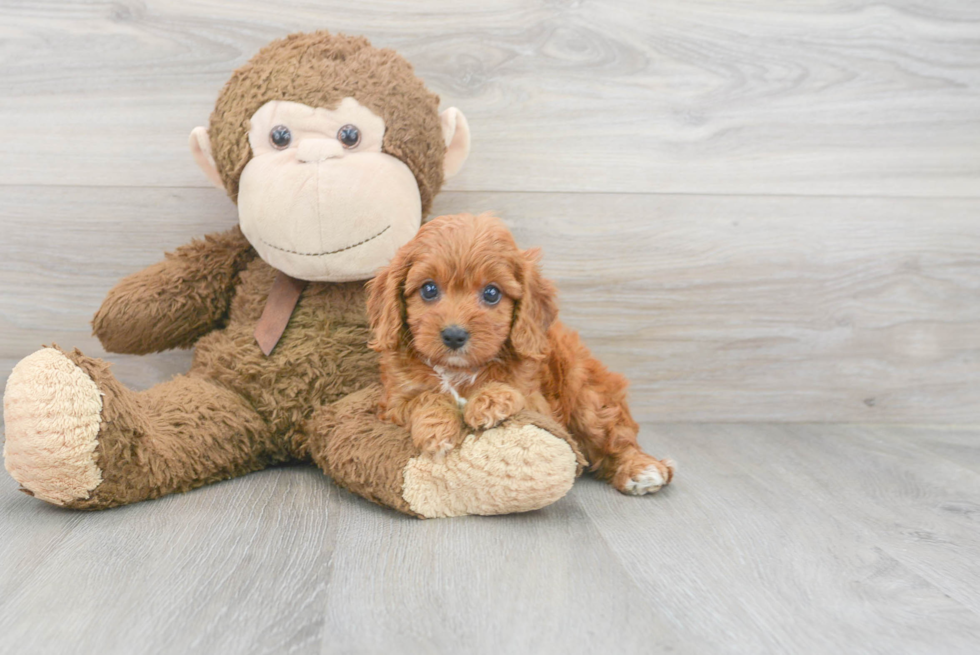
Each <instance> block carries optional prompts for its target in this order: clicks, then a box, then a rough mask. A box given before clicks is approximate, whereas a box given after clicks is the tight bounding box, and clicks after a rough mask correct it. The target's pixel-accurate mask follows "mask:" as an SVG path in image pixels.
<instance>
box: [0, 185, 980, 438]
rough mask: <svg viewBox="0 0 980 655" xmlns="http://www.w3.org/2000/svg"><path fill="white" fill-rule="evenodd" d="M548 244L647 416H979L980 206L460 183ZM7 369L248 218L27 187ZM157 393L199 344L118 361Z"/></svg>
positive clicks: (4, 283) (201, 206) (12, 197)
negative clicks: (181, 249) (112, 293)
mask: <svg viewBox="0 0 980 655" xmlns="http://www.w3.org/2000/svg"><path fill="white" fill-rule="evenodd" d="M474 208H480V209H492V210H494V211H496V212H498V213H499V214H500V215H501V216H503V217H504V218H505V219H506V220H507V221H508V222H509V223H510V224H511V225H512V226H513V229H514V231H515V233H516V235H517V238H518V241H519V243H521V244H522V245H524V246H532V245H538V246H542V247H543V248H544V252H545V257H544V262H543V263H544V268H545V271H546V273H548V274H549V275H550V276H552V277H553V278H555V279H556V280H557V282H558V285H559V289H560V299H561V307H562V317H563V319H564V320H565V321H566V322H567V323H568V324H570V325H571V326H572V327H574V328H576V329H578V330H580V332H581V334H582V335H583V337H584V338H585V339H586V342H587V343H588V344H590V346H591V347H592V348H593V350H594V351H595V353H596V354H597V355H598V356H599V357H600V358H601V359H602V360H603V361H605V362H606V363H607V364H608V365H609V366H610V367H611V368H613V369H614V370H618V371H621V372H623V373H625V374H626V375H627V376H628V377H629V379H630V380H631V381H632V402H633V406H634V409H635V413H636V414H637V415H639V416H640V417H641V418H643V419H644V420H657V421H676V420H698V421H704V420H716V421H717V420H725V421H736V420H762V421H776V420H778V421H875V422H944V421H945V422H959V423H977V422H980V275H978V274H980V221H978V220H977V216H978V215H980V202H978V201H975V200H969V199H946V200H938V199H918V200H913V199H885V198H880V199H870V198H861V199H847V198H801V197H745V196H731V197H724V196H684V195H681V196H663V195H644V194H543V193H542V194H538V193H533V194H532V193H516V194H503V193H463V192H449V193H447V194H446V195H445V196H443V197H441V198H439V199H438V200H437V204H436V207H435V211H436V212H437V213H452V212H459V211H466V210H473V209H474ZM0 215H2V216H4V220H3V222H2V223H0V244H2V245H0V248H2V251H3V253H4V254H3V257H2V258H0V328H2V330H0V361H2V363H3V367H2V370H0V375H2V376H4V377H5V376H6V375H7V374H8V373H9V371H10V369H11V368H12V366H13V364H14V363H16V361H18V360H19V359H20V358H22V357H24V356H26V355H27V354H29V353H30V352H32V351H33V350H35V349H36V348H38V347H39V346H40V345H41V344H42V343H50V342H51V341H55V342H57V343H58V344H59V345H60V346H62V347H72V346H78V347H80V348H82V349H83V350H84V351H85V352H86V353H89V354H92V355H97V356H101V355H103V354H104V353H103V352H102V350H101V347H100V346H99V345H98V342H97V341H96V340H95V339H94V338H92V337H91V336H90V334H89V332H90V327H89V320H90V319H91V316H92V314H93V313H94V312H95V310H96V309H97V308H98V306H99V304H100V303H101V301H102V298H103V297H104V295H105V293H106V291H108V289H109V288H110V287H111V286H112V285H113V284H114V283H115V282H116V281H117V280H118V279H119V278H120V277H122V276H124V275H126V274H127V273H130V272H132V271H135V270H138V269H139V268H142V267H143V266H146V265H149V264H150V263H152V262H154V261H157V260H158V259H160V258H161V253H162V251H163V250H166V249H171V248H173V247H176V246H178V245H180V244H182V243H184V242H186V241H188V240H190V239H191V238H193V237H195V236H200V235H202V234H204V233H206V232H209V231H215V230H221V229H226V228H227V227H230V226H232V225H234V223H235V216H234V208H233V207H232V205H231V203H230V202H228V201H227V200H226V199H225V198H224V197H223V196H222V194H221V193H220V192H219V191H216V190H213V189H201V190H198V189H129V188H125V187H119V188H112V189H104V188H83V187H50V188H49V187H45V188H38V187H27V188H9V189H7V191H6V192H5V193H4V194H2V196H0ZM110 359H111V360H112V361H113V362H116V364H117V372H118V374H119V376H120V377H121V378H122V379H123V380H124V381H125V382H127V383H129V384H131V385H134V386H136V387H138V388H145V387H147V386H150V385H151V384H154V383H156V382H159V381H162V380H164V379H167V378H168V377H170V376H171V375H173V374H174V373H178V372H181V371H182V370H184V369H185V368H186V367H187V366H188V365H189V359H190V355H189V353H186V352H176V353H166V354H164V355H158V356H148V357H127V356H111V357H110Z"/></svg>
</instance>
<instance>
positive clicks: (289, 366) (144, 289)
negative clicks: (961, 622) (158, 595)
mask: <svg viewBox="0 0 980 655" xmlns="http://www.w3.org/2000/svg"><path fill="white" fill-rule="evenodd" d="M438 106H439V98H438V96H436V95H435V94H433V93H431V92H430V91H428V90H427V89H426V88H425V86H424V85H423V84H422V82H421V81H420V80H419V79H418V78H417V77H416V76H415V74H414V72H413V70H412V67H411V65H410V64H409V63H408V62H407V61H406V60H405V59H403V58H402V57H401V56H399V55H398V54H397V53H395V52H393V51H391V50H387V49H378V48H374V47H372V46H371V45H370V43H369V42H368V41H367V40H366V39H364V38H362V37H349V36H344V35H331V34H329V33H327V32H325V31H320V32H315V33H310V34H293V35H291V36H288V37H286V38H285V39H282V40H279V41H275V42H273V43H271V44H270V45H268V46H266V47H265V48H263V49H262V50H261V51H260V52H259V53H258V54H257V55H256V56H255V57H253V58H252V60H251V61H249V62H248V63H247V64H246V65H244V66H243V67H242V68H240V69H238V70H237V71H235V72H234V74H233V75H232V77H231V79H230V80H229V81H228V83H227V84H226V85H225V86H224V88H223V89H222V91H221V93H220V95H219V97H218V100H217V103H216V106H215V109H214V112H213V113H212V115H211V120H210V127H209V128H208V129H205V128H203V127H198V128H196V129H195V130H194V131H193V132H192V133H191V138H190V144H191V151H192V153H193V155H194V158H195V159H196V161H197V163H198V164H199V165H200V166H201V168H202V169H203V170H204V172H205V174H206V175H207V176H208V178H209V179H210V180H211V181H212V182H213V183H214V184H215V185H216V186H218V187H220V188H222V189H224V190H225V191H227V193H228V195H229V197H230V198H231V199H232V201H233V202H235V203H236V204H237V206H238V215H239V225H238V226H236V227H235V228H233V229H231V230H228V231H227V232H223V233H219V234H212V235H208V236H206V237H204V238H203V239H200V240H195V241H192V242H191V243H189V244H188V245H185V246H182V247H180V248H178V249H177V250H176V251H175V252H173V253H169V254H168V255H167V256H166V259H164V261H162V262H160V263H158V264H155V265H153V266H150V267H149V268H147V269H145V270H143V271H140V272H138V273H135V274H133V275H130V276H129V277H127V278H124V279H123V280H122V281H120V282H119V283H118V284H117V285H116V286H115V287H114V288H113V289H112V290H111V291H110V292H109V295H108V297H107V298H106V299H105V301H104V302H103V304H102V307H101V308H100V309H99V310H98V312H97V313H96V315H95V318H94V319H93V322H92V325H93V328H94V332H95V334H96V336H98V338H99V340H100V341H101V342H102V344H103V345H104V347H105V349H106V350H107V351H109V352H115V353H131V354H144V353H152V352H159V351H163V350H167V349H170V348H188V347H191V346H193V347H194V357H193V363H192V365H191V369H190V371H189V372H188V373H187V374H185V375H178V376H176V377H175V378H173V379H171V380H169V381H167V382H164V383H162V384H159V385H156V386H155V387H153V388H151V389H148V390H146V391H141V392H134V391H132V390H130V389H127V388H126V387H124V386H123V385H121V384H120V383H119V382H118V381H117V380H116V379H115V378H114V377H113V375H112V373H111V372H110V370H109V366H108V364H106V363H105V362H103V361H101V360H98V359H94V358H91V357H86V356H85V355H83V354H82V353H81V352H79V351H78V350H74V351H71V352H69V351H65V350H61V349H59V348H57V347H49V348H43V349H42V350H39V351H37V352H35V353H34V354H32V355H29V356H28V357H26V358H25V359H24V360H22V361H21V362H20V363H18V364H17V366H16V367H15V368H14V370H13V372H12V373H11V375H10V378H9V380H8V382H7V387H6V392H5V394H4V422H5V431H6V441H5V444H4V460H5V465H6V468H7V470H8V471H9V472H10V474H11V475H12V476H13V477H14V478H15V479H16V480H17V481H18V482H19V483H20V484H21V486H22V487H23V490H24V491H25V492H27V493H29V494H31V495H33V496H35V497H36V498H39V499H40V500H44V501H46V502H49V503H53V504H56V505H61V506H64V507H69V508H73V509H104V508H109V507H115V506H118V505H125V504H128V503H134V502H137V501H141V500H146V499H149V498H157V497H159V496H163V495H165V494H169V493H173V492H178V491H179V492H183V491H187V490H190V489H193V488H195V487H199V486H202V485H205V484H209V483H212V482H216V481H218V480H224V479H227V478H231V477H235V476H239V475H243V474H245V473H248V472H250V471H256V470H259V469H262V468H265V467H267V466H269V465H272V464H276V463H279V462H284V461H290V460H302V461H311V462H313V463H314V464H316V465H317V466H319V467H320V468H321V469H322V470H323V471H324V472H325V473H326V474H327V475H329V476H330V477H331V478H332V479H333V480H334V482H336V483H337V484H339V485H341V486H343V487H346V488H347V489H349V490H351V491H353V492H354V493H356V494H359V495H361V496H363V497H364V498H367V499H369V500H372V501H374V502H377V503H380V504H383V505H386V506H389V507H392V508H394V509H396V510H399V511H401V512H404V513H406V514H410V515H414V516H418V517H436V516H458V515H464V514H501V513H508V512H521V511H527V510H532V509H536V508H540V507H543V506H545V505H548V504H550V503H552V502H554V501H556V500H557V499H559V498H561V497H562V496H563V495H564V494H565V493H566V492H567V491H568V489H569V488H570V487H571V485H572V482H573V481H574V479H575V477H576V476H577V475H578V474H579V473H580V472H581V466H582V458H581V455H580V454H579V452H578V451H577V450H576V448H575V446H574V444H573V442H572V441H571V439H570V438H569V436H568V434H567V433H566V432H565V430H564V429H563V428H562V427H561V426H559V425H557V424H556V423H555V422H554V421H552V420H551V419H550V418H548V417H544V416H541V415H536V414H531V413H524V414H521V415H518V416H517V417H515V418H514V419H512V420H510V421H508V422H506V423H504V424H503V425H501V426H499V427H497V428H495V429H492V430H487V431H485V432H483V433H482V434H478V435H475V438H472V439H467V440H466V442H465V443H464V444H463V445H462V446H461V447H460V448H457V449H455V450H454V451H453V452H452V453H450V454H449V455H448V456H446V457H444V458H441V459H436V458H433V457H431V456H429V455H424V454H421V453H419V452H418V451H417V450H416V449H415V447H414V446H413V445H412V440H411V437H410V435H409V433H408V432H407V431H405V430H404V429H403V428H400V427H397V426H395V425H393V424H389V423H386V422H383V421H381V420H380V419H379V418H378V416H377V403H378V399H379V397H380V388H379V385H378V379H379V377H378V376H379V373H378V359H377V355H376V354H375V353H373V352H372V351H371V350H369V349H368V346H367V343H368V340H369V336H370V334H369V326H368V320H367V317H366V310H365V291H364V285H365V282H366V280H368V279H370V278H371V277H372V275H374V273H375V272H376V271H377V270H378V269H379V268H380V267H382V266H384V265H385V264H387V263H388V261H389V260H390V259H391V257H392V256H393V255H394V253H395V251H396V250H397V249H398V248H399V247H400V246H401V245H403V244H404V243H406V242H407V241H408V240H410V239H411V238H412V237H413V236H414V235H415V233H416V231H417V230H418V229H419V226H420V224H421V220H422V217H423V216H425V215H427V214H428V212H429V209H430V207H431V205H432V200H433V198H434V196H435V195H436V194H437V193H438V192H439V190H440V187H441V186H442V183H443V180H444V179H445V178H447V177H449V176H451V175H453V174H455V173H456V172H457V171H458V170H459V169H460V167H461V166H462V164H463V162H464V160H465V159H466V156H467V154H468V150H469V128H468V127H467V123H466V119H465V118H464V117H463V115H462V113H460V112H459V111H458V110H456V109H454V108H450V109H447V110H445V111H444V112H442V114H440V113H439V111H438Z"/></svg>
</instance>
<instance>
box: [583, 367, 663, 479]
mask: <svg viewBox="0 0 980 655" xmlns="http://www.w3.org/2000/svg"><path fill="white" fill-rule="evenodd" d="M606 375H607V376H610V377H609V378H607V379H606V380H604V384H601V385H598V386H595V385H594V384H590V385H588V386H586V388H584V389H582V390H581V392H580V394H579V395H578V398H577V401H578V402H577V406H576V407H575V408H574V409H573V410H572V412H571V417H570V418H571V421H570V425H569V428H570V430H571V432H572V434H573V435H574V436H575V438H576V440H577V441H578V442H579V444H580V445H581V447H582V449H583V451H584V452H585V453H586V458H587V459H588V460H589V464H590V468H591V469H592V470H593V471H595V473H596V477H598V478H600V479H602V480H607V481H608V482H609V483H610V484H612V485H613V486H614V487H615V488H616V489H617V490H619V491H621V492H622V493H624V494H630V495H633V496H642V495H644V494H648V493H653V492H655V491H659V490H660V488H661V487H663V486H665V485H667V484H669V483H670V481H671V480H672V479H673V477H674V471H675V470H676V464H675V463H674V462H673V460H670V459H664V460H659V459H657V458H655V457H653V456H651V455H648V454H647V453H645V452H643V450H642V449H641V448H640V445H639V443H637V440H636V435H637V433H638V432H639V426H638V425H637V424H636V422H635V421H634V420H633V417H632V416H630V412H629V407H627V405H626V402H625V399H624V398H623V397H622V396H623V395H625V387H626V382H625V380H622V378H620V376H618V375H616V374H612V373H608V372H606ZM610 383H612V387H613V388H608V387H609V386H610ZM603 387H606V388H603Z"/></svg>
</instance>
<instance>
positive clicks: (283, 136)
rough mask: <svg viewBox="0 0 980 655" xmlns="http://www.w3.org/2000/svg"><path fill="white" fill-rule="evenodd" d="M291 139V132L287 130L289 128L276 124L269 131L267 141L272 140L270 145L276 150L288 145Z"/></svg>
mask: <svg viewBox="0 0 980 655" xmlns="http://www.w3.org/2000/svg"><path fill="white" fill-rule="evenodd" d="M292 140H293V133H292V132H290V131H289V128H288V127H286V126H285V125H276V126H275V127H274V128H272V131H271V132H269V141H271V142H272V147H273V148H275V149H277V150H283V149H285V148H288V147H289V144H290V143H291V142H292Z"/></svg>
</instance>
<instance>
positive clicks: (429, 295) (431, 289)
mask: <svg viewBox="0 0 980 655" xmlns="http://www.w3.org/2000/svg"><path fill="white" fill-rule="evenodd" d="M419 295H420V296H422V300H435V299H436V298H438V297H439V287H438V286H436V283H435V282H433V281H432V280H429V281H428V282H426V283H425V284H423V285H422V286H421V287H419Z"/></svg>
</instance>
